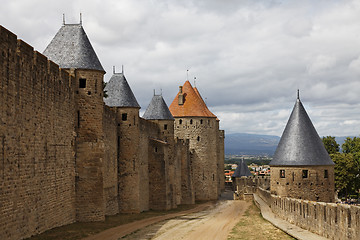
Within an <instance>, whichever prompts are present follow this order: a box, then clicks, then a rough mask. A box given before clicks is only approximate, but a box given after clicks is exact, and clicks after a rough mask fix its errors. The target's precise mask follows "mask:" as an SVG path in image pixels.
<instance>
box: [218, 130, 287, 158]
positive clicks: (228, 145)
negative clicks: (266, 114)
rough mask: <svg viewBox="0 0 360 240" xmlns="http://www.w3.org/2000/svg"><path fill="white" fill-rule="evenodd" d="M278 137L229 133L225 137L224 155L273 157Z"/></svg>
mask: <svg viewBox="0 0 360 240" xmlns="http://www.w3.org/2000/svg"><path fill="white" fill-rule="evenodd" d="M279 141H280V137H278V136H272V135H259V134H248V133H231V134H226V136H225V154H228V155H229V154H234V155H235V154H243V155H273V154H274V152H275V150H276V147H277V145H278V143H279Z"/></svg>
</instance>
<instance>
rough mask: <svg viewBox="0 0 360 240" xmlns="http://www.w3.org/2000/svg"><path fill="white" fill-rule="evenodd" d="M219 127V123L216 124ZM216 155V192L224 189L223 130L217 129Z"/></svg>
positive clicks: (219, 192)
mask: <svg viewBox="0 0 360 240" xmlns="http://www.w3.org/2000/svg"><path fill="white" fill-rule="evenodd" d="M218 128H219V124H218ZM216 147H217V151H218V154H217V157H218V163H217V165H218V194H219V195H220V194H221V192H223V191H224V190H225V177H224V166H225V165H224V164H225V131H224V130H219V131H218V143H217V144H216Z"/></svg>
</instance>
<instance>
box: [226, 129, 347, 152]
mask: <svg viewBox="0 0 360 240" xmlns="http://www.w3.org/2000/svg"><path fill="white" fill-rule="evenodd" d="M350 137H351V138H353V137H352V136H350ZM346 138H347V137H335V139H336V142H337V143H338V144H340V148H341V145H342V144H343V143H344V141H345V139H346ZM279 141H280V137H279V136H273V135H260V134H249V133H231V134H226V136H225V154H226V155H270V156H272V155H273V154H274V153H275V150H276V147H277V145H278V143H279Z"/></svg>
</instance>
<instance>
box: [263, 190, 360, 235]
mask: <svg viewBox="0 0 360 240" xmlns="http://www.w3.org/2000/svg"><path fill="white" fill-rule="evenodd" d="M257 193H258V194H259V195H260V196H261V198H262V199H263V200H264V201H266V202H267V204H268V205H269V206H270V207H271V210H272V211H273V213H275V214H276V215H277V216H279V217H280V218H282V219H285V220H287V221H289V222H291V223H293V224H295V225H297V226H299V227H301V228H303V229H306V230H309V231H311V232H314V233H316V234H319V235H321V236H324V237H326V238H329V239H336V240H342V239H349V240H355V239H358V237H359V236H360V207H358V206H351V205H347V204H339V203H324V202H315V201H308V200H301V199H295V198H288V197H280V196H275V195H273V194H270V191H266V190H264V189H261V188H258V191H257Z"/></svg>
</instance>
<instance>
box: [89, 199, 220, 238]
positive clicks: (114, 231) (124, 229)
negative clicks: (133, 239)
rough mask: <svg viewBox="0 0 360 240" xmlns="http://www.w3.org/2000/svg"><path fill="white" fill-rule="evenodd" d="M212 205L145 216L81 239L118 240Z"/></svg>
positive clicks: (206, 204) (209, 203)
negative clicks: (150, 226)
mask: <svg viewBox="0 0 360 240" xmlns="http://www.w3.org/2000/svg"><path fill="white" fill-rule="evenodd" d="M213 205H214V203H212V202H208V203H204V204H201V205H199V206H197V207H195V208H193V209H190V210H186V211H182V212H178V213H172V214H167V215H163V216H157V217H152V218H146V219H144V220H140V221H136V222H132V223H128V224H124V225H120V226H118V227H114V228H110V229H108V230H105V231H103V232H101V233H98V234H96V235H93V236H89V237H87V238H84V239H83V240H105V239H106V240H118V239H119V238H122V237H124V236H126V235H128V234H131V233H133V232H135V231H137V230H139V229H142V228H146V227H147V226H149V225H152V224H155V223H158V222H161V221H164V220H167V219H171V218H176V217H179V216H185V215H187V214H191V213H195V212H199V211H203V210H205V209H207V208H209V207H211V206H213Z"/></svg>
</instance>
